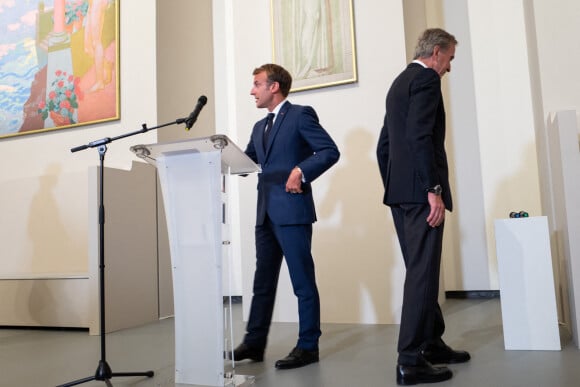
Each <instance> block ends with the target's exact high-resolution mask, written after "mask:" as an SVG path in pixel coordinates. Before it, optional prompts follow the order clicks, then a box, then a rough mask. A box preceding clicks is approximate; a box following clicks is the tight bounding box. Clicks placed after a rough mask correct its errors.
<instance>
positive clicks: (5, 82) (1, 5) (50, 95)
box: [0, 0, 120, 139]
mask: <svg viewBox="0 0 580 387" xmlns="http://www.w3.org/2000/svg"><path fill="white" fill-rule="evenodd" d="M118 2H119V0H44V1H43V0H29V1H2V0H0V29H2V32H1V33H0V139H1V138H7V137H13V136H18V135H24V134H30V133H39V132H44V131H51V130H55V129H62V128H70V127H75V126H80V125H87V124H92V123H96V122H104V121H110V120H117V119H119V112H120V109H119V5H118Z"/></svg>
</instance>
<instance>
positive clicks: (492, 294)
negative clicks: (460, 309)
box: [445, 290, 499, 299]
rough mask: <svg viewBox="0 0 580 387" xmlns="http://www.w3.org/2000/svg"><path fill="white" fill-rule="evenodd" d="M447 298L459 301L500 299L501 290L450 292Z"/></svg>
mask: <svg viewBox="0 0 580 387" xmlns="http://www.w3.org/2000/svg"><path fill="white" fill-rule="evenodd" d="M445 297H446V298H459V299H490V298H499V290H450V291H447V292H445Z"/></svg>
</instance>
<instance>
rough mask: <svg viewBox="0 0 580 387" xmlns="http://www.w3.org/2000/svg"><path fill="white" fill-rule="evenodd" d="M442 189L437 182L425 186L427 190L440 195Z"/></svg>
mask: <svg viewBox="0 0 580 387" xmlns="http://www.w3.org/2000/svg"><path fill="white" fill-rule="evenodd" d="M442 191H443V189H442V188H441V186H440V185H439V184H437V185H436V186H435V187H431V188H427V192H431V193H434V194H435V195H437V196H439V195H441V192H442Z"/></svg>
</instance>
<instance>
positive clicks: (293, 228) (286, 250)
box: [244, 217, 321, 350]
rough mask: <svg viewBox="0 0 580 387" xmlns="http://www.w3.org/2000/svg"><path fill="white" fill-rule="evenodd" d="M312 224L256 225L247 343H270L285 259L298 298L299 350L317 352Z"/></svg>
mask: <svg viewBox="0 0 580 387" xmlns="http://www.w3.org/2000/svg"><path fill="white" fill-rule="evenodd" d="M311 246H312V224H299V225H275V224H273V223H272V222H271V220H270V219H269V218H268V217H266V220H265V221H264V223H263V224H262V225H257V226H256V272H255V274H254V287H253V293H254V294H253V297H252V304H251V308H250V317H249V320H248V324H247V328H246V330H247V333H246V335H245V337H244V342H245V343H246V344H248V345H251V346H253V347H258V348H265V347H266V343H267V337H268V332H269V329H270V323H271V321H272V312H273V310H274V302H275V299H276V289H277V286H278V278H279V274H280V266H281V264H282V258H283V257H284V258H285V259H286V264H287V265H288V272H289V273H290V280H291V282H292V287H293V289H294V294H295V295H296V297H297V298H298V316H299V332H298V343H297V347H299V348H302V349H305V350H318V338H319V337H320V335H321V331H320V299H319V295H318V288H317V286H316V278H315V273H314V260H313V259H312V254H311Z"/></svg>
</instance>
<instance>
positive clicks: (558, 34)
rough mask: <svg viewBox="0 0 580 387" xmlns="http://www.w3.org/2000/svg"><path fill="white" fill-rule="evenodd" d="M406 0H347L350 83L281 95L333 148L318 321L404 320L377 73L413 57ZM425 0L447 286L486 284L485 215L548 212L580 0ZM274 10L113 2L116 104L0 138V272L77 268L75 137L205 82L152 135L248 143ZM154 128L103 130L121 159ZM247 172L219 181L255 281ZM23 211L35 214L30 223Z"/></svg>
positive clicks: (570, 100)
mask: <svg viewBox="0 0 580 387" xmlns="http://www.w3.org/2000/svg"><path fill="white" fill-rule="evenodd" d="M402 3H403V2H401V1H361V2H355V4H354V6H355V18H356V19H355V30H356V46H357V47H356V48H357V60H358V76H359V80H358V82H357V83H356V84H353V85H344V86H337V87H332V88H327V89H318V90H312V91H307V92H301V93H296V94H292V95H291V96H290V99H291V101H293V102H295V103H299V104H310V105H313V106H314V107H315V108H316V110H317V112H318V114H319V116H320V119H321V122H322V124H323V125H324V126H325V127H326V128H327V129H328V130H329V132H330V133H331V134H332V136H333V137H334V138H335V140H336V141H337V143H338V145H339V148H340V149H341V151H342V158H341V160H340V162H339V163H338V164H337V165H336V166H335V167H333V169H331V170H330V171H329V172H328V173H327V174H325V175H323V176H322V177H321V178H320V179H319V180H318V181H317V182H315V184H314V190H315V198H316V202H317V206H318V210H319V222H318V223H316V224H315V238H314V254H315V259H316V264H317V270H318V277H319V284H320V291H321V296H322V308H323V320H324V321H335V322H353V321H361V322H387V323H392V322H398V315H399V305H400V299H401V291H402V280H403V267H402V262H401V259H400V253H399V248H398V244H397V241H396V236H395V234H394V230H393V227H392V223H391V219H390V215H389V213H388V210H387V208H386V207H384V206H382V205H381V204H380V197H381V187H380V181H379V176H378V171H377V169H376V162H375V156H374V147H375V144H376V138H377V136H378V132H379V130H380V127H381V124H382V118H383V114H384V106H383V105H384V97H385V93H386V90H387V89H388V87H389V85H390V83H391V81H392V79H393V78H394V76H396V74H398V72H399V71H401V69H402V68H403V67H404V66H405V64H406V61H407V59H406V55H407V50H406V48H407V46H408V44H409V42H408V41H407V42H406V38H407V39H409V36H407V34H406V31H405V26H404V25H403V20H404V19H405V18H409V17H410V16H409V12H405V13H404V12H403V11H404V10H403V6H402ZM437 3H438V4H439V6H438V7H435V6H434V5H433V2H430V3H428V4H429V7H426V12H425V13H424V14H423V12H421V11H414V12H416V14H417V15H421V16H420V17H421V18H425V20H426V22H427V23H428V24H429V25H433V23H435V25H439V26H442V27H444V28H448V29H449V30H450V31H451V32H453V33H456V35H457V37H458V39H459V40H460V46H459V47H458V52H457V59H456V60H455V61H454V64H453V65H454V70H453V72H452V73H451V74H450V75H449V77H448V79H447V80H446V81H445V84H444V87H445V90H444V92H445V99H446V108H447V112H448V119H449V131H448V133H449V137H448V140H447V142H448V149H449V153H450V154H449V156H450V160H451V161H452V165H451V167H452V177H453V186H454V193H455V197H456V205H458V207H456V208H457V211H454V213H453V214H451V215H449V216H448V224H447V235H446V246H445V248H446V270H445V271H446V276H445V283H446V286H447V289H451V290H454V289H460V290H461V289H466V290H470V289H472V290H476V289H480V288H487V289H496V288H497V280H498V279H497V270H496V265H495V249H494V242H493V241H494V235H493V230H492V229H491V226H490V225H491V224H493V219H495V218H497V217H505V216H506V214H507V213H508V212H509V211H510V210H512V209H526V210H528V212H530V213H531V214H533V215H540V214H544V212H545V211H546V206H547V205H546V204H545V202H546V199H545V195H544V196H542V195H543V190H544V187H545V185H546V184H547V183H546V181H545V180H544V176H543V173H542V168H543V162H544V160H543V159H542V158H541V157H542V146H543V145H542V141H543V140H542V139H541V136H539V135H538V133H541V131H542V129H543V128H542V127H543V126H544V122H545V120H546V117H548V114H550V112H553V111H556V110H561V109H574V110H576V111H579V110H580V94H578V93H577V92H576V90H575V88H574V87H571V85H576V84H579V83H580V82H578V81H579V80H578V79H577V78H578V77H580V74H579V73H578V72H576V71H574V70H573V69H568V68H567V67H571V66H573V65H574V63H577V62H578V61H579V60H578V59H580V58H578V56H580V50H578V49H577V48H578V40H577V39H576V37H577V36H578V29H579V28H580V27H579V26H578V23H577V20H578V19H579V18H578V16H579V13H580V10H579V8H580V5H579V3H578V2H577V1H576V0H558V1H557V2H556V4H557V5H554V2H545V1H541V0H536V1H534V2H532V3H530V2H526V1H524V0H509V1H504V0H501V1H500V0H493V1H488V2H485V4H484V3H482V2H480V1H479V0H465V1H464V2H462V3H461V4H458V3H457V1H456V0H439V1H438V2H437ZM157 4H158V5H159V7H162V8H156V5H157ZM194 4H195V5H194ZM413 6H416V2H415V3H414V4H413ZM173 7H177V8H173ZM434 7H435V9H434ZM210 8H211V9H210ZM176 10H177V11H176ZM269 11H270V1H269V0H246V1H244V2H231V1H227V0H212V1H211V7H210V3H209V0H207V1H205V2H199V1H195V2H193V1H186V0H180V1H178V0H172V1H165V0H164V1H163V2H161V1H158V2H155V1H153V0H143V1H138V2H137V1H124V2H122V4H121V39H120V41H121V90H122V92H121V117H122V118H121V120H120V121H117V122H112V123H104V124H99V125H91V126H87V127H81V128H75V129H67V130H61V131H55V132H52V133H44V134H36V135H26V136H20V137H15V138H10V139H4V140H2V141H0V165H3V167H2V173H1V174H0V199H1V200H0V211H1V213H2V215H3V216H2V217H1V218H0V235H1V236H2V242H3V254H2V256H1V257H0V260H1V261H2V262H1V263H2V265H1V266H0V267H1V268H0V274H1V275H4V276H10V275H20V274H27V273H35V272H45V271H47V270H49V271H54V272H79V271H85V270H87V268H86V249H87V246H86V243H87V242H86V240H87V232H88V225H87V221H88V220H87V213H88V210H87V208H86V206H87V192H86V189H87V175H86V174H87V168H88V167H89V166H92V165H96V164H97V163H98V157H97V152H96V150H94V149H90V150H86V151H83V152H78V153H75V154H71V153H70V148H72V147H74V146H77V145H81V144H85V143H88V142H89V141H92V140H95V139H100V138H103V137H106V136H109V137H113V136H116V135H120V134H122V133H126V132H128V131H131V130H136V129H139V128H140V127H141V124H142V123H146V124H148V126H150V127H151V126H154V125H156V124H160V123H165V122H168V121H171V120H174V119H175V118H178V117H181V116H186V115H187V114H188V113H189V112H190V111H191V109H192V108H193V106H194V105H195V103H196V101H197V98H198V97H199V95H201V94H204V95H207V96H208V100H209V102H208V105H207V106H206V107H205V108H204V110H203V112H202V114H201V115H200V118H199V120H198V122H197V123H196V125H195V126H194V129H192V131H190V132H184V131H183V127H175V128H167V130H164V132H163V134H162V136H165V135H167V136H168V137H167V138H164V140H167V139H171V138H182V137H187V136H197V135H198V134H199V135H201V134H209V133H213V132H212V128H217V129H216V132H221V133H228V135H230V136H231V137H232V138H233V139H234V140H235V141H236V142H237V143H238V144H239V145H240V146H241V147H242V148H243V147H244V146H245V144H246V142H247V139H248V136H249V131H250V129H251V126H252V124H253V123H254V122H255V121H256V120H258V119H260V118H261V117H262V116H263V115H264V112H262V111H259V110H257V109H256V108H255V106H254V102H253V99H252V98H251V96H250V95H249V90H250V86H251V71H252V69H253V68H254V67H256V66H257V65H259V64H262V63H264V62H269V61H271V60H272V53H271V41H272V40H271V30H270V23H269V20H270V13H269ZM406 11H409V7H408V8H407V9H406ZM410 15H413V13H412V12H411V14H410ZM546 15H549V17H547V16H546ZM189 16H191V17H192V19H191V20H192V21H189V20H190V19H189ZM194 16H195V17H194ZM411 17H412V16H411ZM136 18H138V19H139V22H138V23H137V22H135V19H136ZM195 18H201V19H202V20H203V21H207V23H205V22H201V21H199V20H196V19H195ZM173 20H174V21H175V22H173V23H172V21H173ZM210 20H211V23H212V24H213V34H212V33H209V32H208V29H209V27H208V23H210ZM413 21H416V20H413ZM419 24H420V23H419ZM156 25H157V26H158V28H154V26H156ZM415 28H417V27H415ZM156 30H157V31H158V32H157V33H156V32H155V31H156ZM456 31H457V32H456ZM175 35H178V38H172V36H175ZM409 35H410V34H409ZM190 39H191V40H190ZM158 40H161V41H160V42H159V45H158V44H157V42H158ZM406 43H407V44H406ZM410 44H411V45H412V43H410ZM206 57H207V58H208V59H207V61H206ZM212 61H213V63H212ZM191 69H195V71H190V70H191ZM212 71H213V73H215V74H217V75H218V76H216V77H213V74H212ZM446 78H447V77H446ZM209 83H211V84H212V85H213V89H212V87H211V86H210V85H208V84H209ZM158 117H159V118H158ZM538 117H539V118H538ZM156 141H157V134H156V133H155V132H150V133H147V134H144V135H140V136H139V137H133V138H130V139H125V140H121V141H117V142H115V143H114V144H111V145H110V146H109V151H108V153H107V160H106V164H107V166H109V167H116V168H124V169H127V168H129V166H130V162H131V160H133V159H134V157H133V155H132V154H131V153H130V152H129V151H128V148H129V146H130V145H133V144H135V143H138V142H139V143H141V142H142V143H150V142H156ZM538 155H540V156H539V157H538ZM255 183H256V179H255V177H248V178H246V179H240V181H239V182H238V181H237V180H235V181H234V182H232V184H231V187H232V189H233V192H234V193H236V195H234V197H239V201H237V200H235V199H234V200H232V202H233V215H232V216H233V222H234V224H238V223H239V225H240V227H239V228H236V229H234V230H233V235H232V239H233V240H234V245H238V246H239V249H237V250H236V251H234V252H233V257H234V262H242V263H243V265H242V266H243V267H242V268H241V271H242V273H243V289H244V294H251V291H250V289H251V277H252V274H253V266H252V265H253V261H254V246H253V229H254V216H255V200H256V196H255ZM361 187H362V189H361ZM39 192H40V194H39ZM230 192H232V191H230ZM238 193H239V195H237V194H238ZM34 197H38V199H36V200H35V199H33V198H34ZM29 220H31V222H29ZM55 222H57V225H58V227H55ZM33 229H36V230H41V232H39V233H32V234H31V231H32V230H33ZM43 230H46V232H43ZM55 230H56V231H57V233H56V235H55V234H54V232H55ZM32 235H36V236H34V237H33V236H32ZM71 241H74V242H77V244H78V245H76V247H74V248H75V249H77V250H78V251H84V253H80V254H79V255H77V254H72V255H73V256H75V257H78V259H76V258H75V259H73V261H72V262H71V261H70V257H71V254H60V256H59V254H58V248H62V249H65V246H68V247H66V248H70V246H71V244H72V245H74V242H71ZM36 246H50V248H55V246H56V248H57V253H55V254H54V257H51V258H50V259H49V260H47V259H45V258H46V256H45V255H43V254H44V253H38V250H36V252H35V247H36ZM44 251H46V249H44ZM63 251H64V250H63ZM83 254H84V256H83ZM282 279H283V281H282V282H283V283H282V288H281V291H280V293H279V297H278V305H279V306H280V305H289V307H288V308H286V309H284V308H280V307H278V309H277V311H276V318H277V319H279V320H285V321H290V320H295V318H296V313H295V301H294V297H293V295H292V294H291V291H290V287H289V283H288V280H287V275H286V274H285V273H284V274H283V275H282ZM345 305H348V306H349V307H348V308H346V307H345ZM245 310H246V312H247V303H246V306H245Z"/></svg>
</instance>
